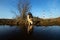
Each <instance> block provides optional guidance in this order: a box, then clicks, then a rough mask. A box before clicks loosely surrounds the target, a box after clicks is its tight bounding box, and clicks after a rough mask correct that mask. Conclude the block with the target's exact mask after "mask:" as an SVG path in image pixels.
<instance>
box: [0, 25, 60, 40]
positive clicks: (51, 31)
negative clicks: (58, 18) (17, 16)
mask: <svg viewBox="0 0 60 40" xmlns="http://www.w3.org/2000/svg"><path fill="white" fill-rule="evenodd" d="M20 39H21V40H29V39H30V40H60V26H47V27H45V26H38V27H37V26H35V27H34V30H33V32H32V34H31V35H28V36H27V35H26V34H25V33H24V32H22V30H21V29H20V28H18V27H17V26H8V25H4V26H3V25H0V40H20Z"/></svg>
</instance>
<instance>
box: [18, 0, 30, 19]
mask: <svg viewBox="0 0 60 40" xmlns="http://www.w3.org/2000/svg"><path fill="white" fill-rule="evenodd" d="M17 6H18V11H19V15H20V16H19V17H20V18H22V19H26V15H27V13H28V12H29V11H30V2H29V0H19V1H18V5H17Z"/></svg>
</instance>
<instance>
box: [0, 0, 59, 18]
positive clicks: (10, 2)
mask: <svg viewBox="0 0 60 40" xmlns="http://www.w3.org/2000/svg"><path fill="white" fill-rule="evenodd" d="M17 2H18V0H0V18H13V17H15V15H14V14H13V13H12V12H11V11H12V10H13V11H16V13H18V12H17ZM30 2H31V6H32V7H31V12H32V14H33V16H36V17H40V18H56V17H60V0H30Z"/></svg>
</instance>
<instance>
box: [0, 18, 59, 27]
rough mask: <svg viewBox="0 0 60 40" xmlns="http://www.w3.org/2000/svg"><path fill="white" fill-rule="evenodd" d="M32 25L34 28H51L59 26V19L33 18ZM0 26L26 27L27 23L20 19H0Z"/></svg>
mask: <svg viewBox="0 0 60 40" xmlns="http://www.w3.org/2000/svg"><path fill="white" fill-rule="evenodd" d="M33 21H34V25H35V26H52V25H58V26H60V17H59V18H53V19H42V18H38V17H34V18H33ZM0 25H21V26H22V25H25V26H27V25H28V23H27V22H26V20H23V19H20V20H19V21H17V20H16V19H0Z"/></svg>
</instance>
